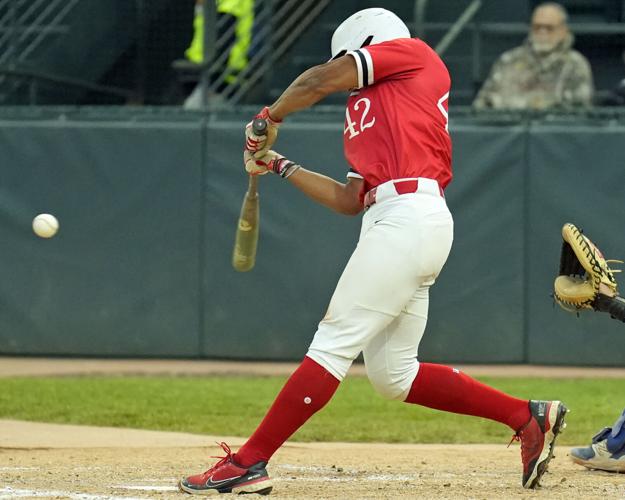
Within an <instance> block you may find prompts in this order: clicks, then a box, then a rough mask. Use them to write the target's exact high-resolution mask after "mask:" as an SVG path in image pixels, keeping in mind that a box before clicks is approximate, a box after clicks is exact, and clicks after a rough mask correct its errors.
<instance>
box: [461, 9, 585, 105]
mask: <svg viewBox="0 0 625 500" xmlns="http://www.w3.org/2000/svg"><path fill="white" fill-rule="evenodd" d="M572 45H573V35H571V33H570V32H569V28H568V25H567V13H566V10H565V9H564V7H562V6H561V5H559V4H557V3H552V2H548V3H543V4H541V5H539V6H538V7H536V9H534V13H533V14H532V24H531V28H530V33H529V35H528V37H527V39H526V41H525V43H524V44H523V45H522V46H520V47H517V48H515V49H512V50H509V51H507V52H505V53H503V54H502V55H501V57H500V58H499V59H498V60H497V62H496V63H495V64H494V66H493V68H492V70H491V73H490V75H489V77H488V79H487V80H486V82H485V83H484V86H483V87H482V89H481V90H480V91H479V93H478V95H477V97H476V99H475V101H474V102H473V106H474V107H475V108H477V109H487V108H492V109H547V108H565V109H566V108H568V109H571V108H579V107H585V106H590V105H591V101H592V95H593V81H592V72H591V70H590V64H589V63H588V61H587V60H586V58H585V57H584V56H583V55H582V54H580V53H579V52H577V51H576V50H573V49H572V48H571V47H572Z"/></svg>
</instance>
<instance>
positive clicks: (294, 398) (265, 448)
mask: <svg viewBox="0 0 625 500" xmlns="http://www.w3.org/2000/svg"><path fill="white" fill-rule="evenodd" d="M338 386H339V381H338V380H337V379H336V378H335V377H334V376H333V375H331V374H330V372H328V371H327V370H326V369H325V368H324V367H323V366H321V365H320V364H318V363H316V362H315V361H313V360H312V359H310V358H309V357H305V358H304V361H302V364H301V365H300V366H299V368H298V369H297V370H295V371H294V372H293V375H291V377H290V378H289V380H288V381H287V383H286V384H285V386H284V387H283V388H282V391H280V394H278V397H277V398H276V400H275V401H274V403H273V405H272V406H271V408H270V409H269V412H268V413H267V415H266V416H265V418H264V419H263V421H262V422H261V424H260V425H259V426H258V428H257V429H256V431H255V432H254V434H252V437H251V438H249V439H248V440H247V443H245V444H244V445H243V447H242V448H241V449H240V450H239V451H238V452H237V453H236V454H235V456H234V461H235V462H236V463H237V464H239V465H241V466H243V467H249V466H251V465H254V464H255V463H257V462H268V461H269V459H270V458H271V456H272V455H273V454H274V453H275V452H276V450H277V449H278V448H280V446H282V444H283V443H284V442H285V441H286V440H287V439H289V437H291V435H293V434H294V433H295V431H296V430H297V429H299V428H300V427H301V426H302V425H304V423H305V422H306V421H307V420H308V419H309V418H310V417H312V416H313V414H315V413H316V412H317V411H318V410H320V409H321V408H323V407H324V406H325V405H326V403H327V402H328V401H330V398H332V396H333V395H334V392H335V391H336V389H337V387H338Z"/></svg>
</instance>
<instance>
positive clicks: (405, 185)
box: [363, 179, 444, 210]
mask: <svg viewBox="0 0 625 500" xmlns="http://www.w3.org/2000/svg"><path fill="white" fill-rule="evenodd" d="M393 187H394V188H395V192H396V193H397V194H398V195H401V194H409V193H416V192H417V191H419V180H418V179H406V180H398V181H393ZM377 190H378V188H377V186H376V187H374V188H373V189H371V190H369V191H367V192H366V193H365V197H364V200H363V201H364V203H363V204H364V206H365V210H366V209H367V208H369V207H370V206H371V205H374V204H375V202H376V192H377ZM439 192H440V195H441V197H444V194H443V188H441V187H440V186H439Z"/></svg>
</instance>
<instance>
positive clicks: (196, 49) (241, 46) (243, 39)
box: [184, 0, 254, 84]
mask: <svg viewBox="0 0 625 500" xmlns="http://www.w3.org/2000/svg"><path fill="white" fill-rule="evenodd" d="M203 3H204V1H203V0H197V2H196V8H195V17H194V19H193V39H192V40H191V45H190V46H189V48H188V49H187V50H186V51H185V53H184V54H185V56H186V58H187V59H188V60H189V61H191V62H194V63H196V64H201V63H202V62H203V60H204V10H203V7H202V4H203ZM216 6H217V14H218V15H226V16H232V17H233V18H234V22H235V28H234V39H233V44H232V46H231V48H230V54H229V56H228V62H227V65H226V68H225V69H226V72H227V76H226V78H225V81H226V83H229V84H231V83H235V82H236V77H237V74H239V73H240V72H241V71H242V70H243V69H245V67H246V66H247V63H248V59H247V53H248V51H249V48H250V45H251V42H252V28H253V25H254V0H216ZM226 25H227V24H226ZM221 35H222V33H218V34H217V38H219V37H220V36H221Z"/></svg>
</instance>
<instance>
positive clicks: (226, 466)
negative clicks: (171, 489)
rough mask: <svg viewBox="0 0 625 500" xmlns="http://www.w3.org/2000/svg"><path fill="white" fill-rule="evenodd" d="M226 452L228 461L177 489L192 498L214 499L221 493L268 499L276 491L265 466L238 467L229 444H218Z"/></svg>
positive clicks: (190, 477) (179, 484) (223, 458)
mask: <svg viewBox="0 0 625 500" xmlns="http://www.w3.org/2000/svg"><path fill="white" fill-rule="evenodd" d="M219 446H221V447H222V448H223V450H224V451H225V452H226V456H225V457H212V458H221V460H219V462H217V463H216V464H215V465H213V466H212V467H211V468H210V469H208V470H207V471H206V472H204V473H203V474H197V475H195V476H189V477H187V478H185V479H181V480H180V482H179V483H178V487H179V488H180V490H181V491H184V492H186V493H190V494H192V495H213V494H218V493H239V494H241V493H257V494H259V495H268V494H269V493H270V492H271V489H272V488H273V484H272V482H271V479H269V475H268V474H267V469H265V467H266V466H267V464H266V463H265V462H258V463H257V464H254V465H252V466H251V467H249V468H245V467H241V466H240V465H237V464H236V463H235V462H234V460H233V459H232V452H231V451H230V447H229V446H228V445H227V444H226V443H219Z"/></svg>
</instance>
